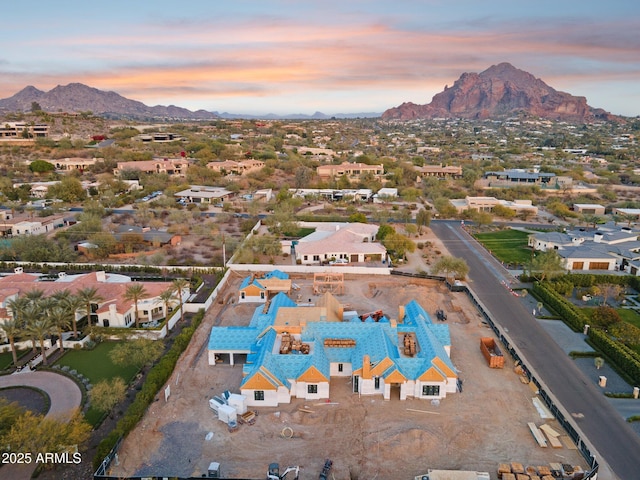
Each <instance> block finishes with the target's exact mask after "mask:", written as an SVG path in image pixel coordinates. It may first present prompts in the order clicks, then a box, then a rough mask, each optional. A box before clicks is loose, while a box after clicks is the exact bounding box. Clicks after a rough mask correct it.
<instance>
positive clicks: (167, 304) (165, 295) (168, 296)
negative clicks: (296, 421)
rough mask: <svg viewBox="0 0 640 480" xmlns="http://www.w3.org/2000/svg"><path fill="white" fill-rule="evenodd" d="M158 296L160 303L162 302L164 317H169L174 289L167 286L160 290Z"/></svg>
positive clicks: (173, 300) (174, 300)
mask: <svg viewBox="0 0 640 480" xmlns="http://www.w3.org/2000/svg"><path fill="white" fill-rule="evenodd" d="M159 296H160V300H162V303H163V304H164V312H165V313H164V314H165V317H167V318H168V317H169V309H170V308H171V306H172V305H173V304H174V302H176V297H175V295H174V290H173V289H171V288H168V289H167V290H165V291H164V292H162V293H161V294H160V295H159Z"/></svg>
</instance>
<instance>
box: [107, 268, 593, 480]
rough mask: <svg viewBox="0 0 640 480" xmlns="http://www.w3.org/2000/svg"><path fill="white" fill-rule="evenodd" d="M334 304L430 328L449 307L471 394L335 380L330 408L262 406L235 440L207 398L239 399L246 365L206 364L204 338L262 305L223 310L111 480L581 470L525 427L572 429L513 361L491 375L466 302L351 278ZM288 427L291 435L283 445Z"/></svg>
mask: <svg viewBox="0 0 640 480" xmlns="http://www.w3.org/2000/svg"><path fill="white" fill-rule="evenodd" d="M240 280H241V277H240V276H238V277H235V278H234V277H232V279H231V281H230V282H229V284H228V287H227V288H226V292H225V294H224V295H223V296H222V297H220V298H230V297H229V296H228V295H229V294H231V293H233V292H236V291H237V289H238V285H239V283H240ZM294 282H295V283H297V284H298V285H300V286H301V290H300V294H301V298H302V299H303V301H304V302H307V300H308V299H311V300H312V302H313V301H314V299H317V298H319V297H315V296H314V295H313V294H312V283H313V278H312V277H309V278H295V277H294ZM338 298H339V299H340V300H341V301H342V302H343V303H344V304H348V309H351V310H357V311H358V312H360V313H364V312H369V311H372V310H378V309H382V310H383V311H384V313H385V314H386V315H387V316H389V317H390V318H397V315H398V305H402V304H406V303H408V302H409V301H411V300H413V299H416V300H417V301H418V302H419V303H420V304H421V305H422V306H423V307H424V308H425V310H427V312H429V314H430V315H431V316H432V318H434V319H435V310H436V309H437V308H443V309H444V310H445V311H446V312H447V315H448V320H447V323H448V324H449V326H450V329H451V341H452V348H451V358H452V361H453V363H454V365H455V366H456V367H457V369H458V370H459V377H460V379H461V380H462V381H463V391H462V392H458V393H455V394H449V395H447V397H446V398H445V399H443V400H442V401H440V403H439V405H434V404H432V402H430V401H425V400H416V399H408V400H406V401H400V400H399V398H397V397H396V398H392V399H391V400H389V401H385V400H383V399H382V397H364V396H363V397H360V396H358V395H357V394H353V393H351V384H350V383H349V380H348V379H345V378H338V379H333V380H332V381H331V386H330V388H331V399H330V402H328V403H325V402H313V401H304V400H298V399H295V398H294V399H293V400H292V402H291V403H290V404H286V405H280V406H279V407H277V408H260V409H258V417H257V419H256V422H255V424H254V425H240V427H239V428H238V430H236V431H235V432H231V433H230V432H229V431H228V430H227V426H226V425H225V424H223V423H222V422H220V421H219V420H217V419H216V417H215V416H214V412H213V411H212V410H211V409H210V408H209V406H208V399H209V398H211V397H213V396H214V395H219V394H221V393H222V392H223V391H224V390H230V391H232V392H234V391H235V392H239V385H240V381H241V378H242V367H241V366H240V365H237V366H234V367H231V366H229V365H216V366H210V365H208V359H207V341H208V337H209V332H210V330H211V327H212V326H213V325H214V324H215V325H246V324H247V323H248V321H249V319H250V317H251V315H252V314H253V311H254V310H255V309H256V307H257V305H256V304H240V305H238V304H237V303H236V302H234V303H232V304H226V305H221V304H219V303H216V304H214V305H213V306H212V308H211V309H210V310H209V311H208V312H207V315H206V318H205V321H204V322H203V324H202V326H201V327H200V328H199V330H198V331H197V332H196V335H195V336H194V339H193V341H192V343H191V345H190V346H189V348H188V350H187V351H186V352H185V355H183V357H182V358H181V360H180V362H179V364H178V367H177V368H176V371H175V372H174V374H173V377H172V378H171V380H170V386H171V396H170V397H169V399H168V401H166V402H165V400H164V395H162V396H159V398H158V399H157V401H156V402H155V403H154V404H152V406H151V407H150V409H149V411H148V412H147V414H146V416H145V418H144V419H143V421H142V422H141V423H140V424H139V425H138V427H137V428H136V429H135V430H134V431H133V432H132V433H131V434H130V435H129V436H128V437H127V438H126V439H125V441H124V442H123V444H122V446H121V448H120V450H119V455H118V457H119V458H118V460H119V465H117V466H116V465H115V462H114V463H113V464H112V467H111V471H110V473H111V475H121V476H130V475H141V476H145V475H163V476H181V477H188V476H192V477H201V476H203V474H206V469H207V466H208V465H209V463H210V462H211V461H217V462H220V464H221V471H222V477H223V478H249V479H262V478H265V477H266V470H267V465H268V464H269V463H271V462H278V463H279V464H280V466H281V472H282V470H284V467H286V466H287V465H298V466H300V467H301V471H300V479H302V480H303V479H317V478H318V475H319V473H320V471H321V470H322V465H323V463H324V460H325V458H330V459H332V460H333V465H334V468H333V471H332V474H333V477H330V478H334V479H336V480H343V479H344V480H346V479H361V480H362V479H374V478H377V479H381V480H389V479H407V480H409V479H413V477H414V476H415V475H419V474H421V473H425V472H426V471H427V469H428V468H436V469H461V470H479V471H487V472H490V473H491V478H492V479H496V478H497V473H496V472H497V467H498V464H499V463H505V462H507V463H508V462H519V463H522V464H523V465H525V466H527V465H531V466H537V465H549V463H551V462H554V463H568V464H572V465H580V466H582V468H585V462H584V460H583V459H582V457H581V456H580V454H579V453H578V452H577V450H575V449H573V448H569V447H570V446H571V445H570V446H569V447H568V446H567V444H565V443H563V447H562V448H551V446H549V447H547V448H541V447H539V446H538V444H537V443H536V441H535V440H534V438H533V436H532V434H531V433H530V431H529V428H528V427H527V423H528V422H533V423H535V424H536V425H538V426H540V425H542V424H544V423H547V424H549V425H551V426H552V427H553V428H554V429H555V430H557V431H558V432H561V433H562V434H563V435H564V433H565V432H564V431H563V430H562V429H561V427H560V426H559V425H558V424H557V422H556V421H555V420H553V419H545V418H542V417H541V415H540V413H539V411H538V410H537V409H536V407H535V406H534V404H533V401H532V399H533V398H534V397H535V396H536V394H535V391H534V389H533V388H532V386H531V385H525V384H523V383H522V382H521V381H520V378H519V375H518V374H516V373H515V372H514V364H513V361H512V359H511V358H508V357H507V358H506V365H505V368H504V369H490V368H489V367H488V366H487V363H486V361H485V359H484V357H483V356H482V354H481V352H480V349H479V339H480V337H483V336H493V334H492V332H491V330H490V329H488V328H487V327H486V326H484V325H483V324H482V322H481V321H480V317H479V316H478V313H477V311H476V310H475V308H474V307H473V306H472V304H471V303H470V302H469V301H468V299H467V297H466V296H465V294H463V293H450V292H448V291H447V290H446V289H445V288H443V286H442V285H438V284H437V283H435V282H431V281H427V280H410V279H407V278H398V277H371V276H369V277H367V278H363V277H355V276H354V277H346V278H345V294H344V295H341V296H339V297H338ZM300 409H303V410H304V411H301V410H300ZM285 427H290V429H291V430H292V431H293V438H283V437H282V435H281V432H282V431H283V429H284V428H285ZM210 432H211V433H212V435H208V434H209V433H210ZM207 437H208V438H209V439H208V440H207ZM563 440H566V438H565V439H563ZM567 443H570V442H567ZM292 477H293V475H289V477H288V478H292Z"/></svg>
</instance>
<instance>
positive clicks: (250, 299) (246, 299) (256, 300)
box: [238, 290, 267, 303]
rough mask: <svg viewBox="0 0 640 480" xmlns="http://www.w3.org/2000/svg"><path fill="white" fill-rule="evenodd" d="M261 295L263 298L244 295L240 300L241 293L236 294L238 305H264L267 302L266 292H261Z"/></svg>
mask: <svg viewBox="0 0 640 480" xmlns="http://www.w3.org/2000/svg"><path fill="white" fill-rule="evenodd" d="M262 293H263V294H264V297H262V296H260V295H251V296H250V295H245V296H244V298H242V292H240V293H239V294H238V303H264V302H266V301H267V292H266V290H263V291H262Z"/></svg>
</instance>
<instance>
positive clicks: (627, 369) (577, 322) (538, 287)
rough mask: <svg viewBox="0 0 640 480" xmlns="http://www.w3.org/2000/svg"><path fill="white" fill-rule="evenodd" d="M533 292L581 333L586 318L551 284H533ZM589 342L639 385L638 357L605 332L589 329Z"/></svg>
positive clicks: (639, 362) (586, 321)
mask: <svg viewBox="0 0 640 480" xmlns="http://www.w3.org/2000/svg"><path fill="white" fill-rule="evenodd" d="M586 276H588V275H586ZM572 277H573V278H572V279H571V280H572V282H573V281H574V280H575V278H576V277H579V275H574V276H572ZM608 277H609V275H607V279H606V281H607V282H608V281H609V278H608ZM601 278H602V277H600V276H599V277H598V279H599V280H600V279H601ZM614 278H615V277H614ZM631 278H633V277H631ZM618 283H619V282H618ZM581 286H585V287H587V286H591V285H587V284H585V285H581ZM533 291H534V293H535V294H536V295H537V296H538V298H540V300H542V301H543V302H546V303H547V305H549V306H550V307H551V308H553V309H554V310H555V311H557V312H558V313H559V314H560V316H561V317H562V319H563V320H564V322H565V323H566V324H567V325H569V326H570V327H571V328H572V329H573V330H575V331H576V332H580V331H582V330H583V329H584V326H585V325H586V324H587V323H588V320H587V318H586V317H585V316H584V314H583V313H582V312H581V311H580V310H579V309H578V307H576V306H575V305H574V304H572V303H571V302H569V301H567V300H566V299H565V298H564V297H563V296H562V295H560V294H559V293H558V292H556V291H554V290H553V285H552V284H550V283H540V282H538V283H535V284H534V285H533ZM589 340H590V341H591V343H592V344H593V346H594V347H596V348H597V349H599V350H600V351H601V352H602V353H603V354H604V355H606V356H607V357H609V360H611V361H612V362H613V363H614V364H615V365H616V367H617V368H618V370H619V371H621V372H624V373H625V374H626V375H628V376H629V377H630V378H631V379H632V380H633V381H634V382H635V383H636V384H640V355H638V354H637V353H636V352H635V351H633V350H631V349H630V348H629V347H627V346H626V345H625V344H623V343H622V342H618V341H616V340H614V339H613V338H611V337H610V336H609V334H608V333H607V332H605V331H603V330H600V329H597V328H591V329H589Z"/></svg>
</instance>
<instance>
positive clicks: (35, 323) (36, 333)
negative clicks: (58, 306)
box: [26, 309, 56, 365]
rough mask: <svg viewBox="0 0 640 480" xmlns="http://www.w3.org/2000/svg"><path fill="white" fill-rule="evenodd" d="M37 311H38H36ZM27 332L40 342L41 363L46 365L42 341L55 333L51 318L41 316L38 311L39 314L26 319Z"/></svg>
mask: <svg viewBox="0 0 640 480" xmlns="http://www.w3.org/2000/svg"><path fill="white" fill-rule="evenodd" d="M38 310H39V309H38ZM26 330H27V332H28V333H29V334H30V335H31V336H32V338H33V339H37V340H38V341H39V342H40V353H41V354H42V363H43V364H44V365H47V363H48V362H47V355H46V352H45V348H44V339H45V338H46V337H48V336H49V335H51V334H52V333H55V331H56V327H55V326H54V324H53V322H52V321H51V317H49V316H48V315H43V314H42V312H41V311H40V314H39V315H37V316H33V317H28V321H27V328H26Z"/></svg>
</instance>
